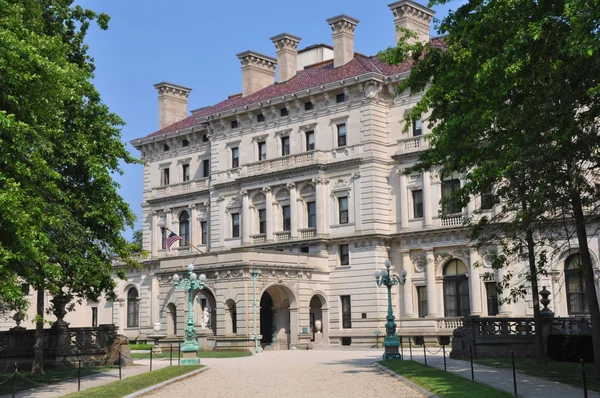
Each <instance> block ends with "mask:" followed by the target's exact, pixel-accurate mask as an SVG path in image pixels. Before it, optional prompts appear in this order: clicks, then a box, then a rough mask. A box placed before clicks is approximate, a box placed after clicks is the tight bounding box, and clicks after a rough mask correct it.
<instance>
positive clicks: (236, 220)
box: [231, 213, 240, 238]
mask: <svg viewBox="0 0 600 398" xmlns="http://www.w3.org/2000/svg"><path fill="white" fill-rule="evenodd" d="M231 237H232V238H239V237H240V213H232V214H231Z"/></svg>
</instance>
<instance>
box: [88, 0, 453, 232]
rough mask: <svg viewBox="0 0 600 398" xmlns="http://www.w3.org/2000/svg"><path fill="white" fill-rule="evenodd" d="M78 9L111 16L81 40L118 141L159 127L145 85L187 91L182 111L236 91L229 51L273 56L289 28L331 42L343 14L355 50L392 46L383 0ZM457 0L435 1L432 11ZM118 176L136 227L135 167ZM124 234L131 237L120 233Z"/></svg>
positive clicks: (175, 2) (120, 2) (108, 0)
mask: <svg viewBox="0 0 600 398" xmlns="http://www.w3.org/2000/svg"><path fill="white" fill-rule="evenodd" d="M78 3H79V4H81V5H82V6H84V7H87V8H91V9H93V10H94V11H96V12H105V13H107V14H109V15H110V16H111V21H110V24H109V30H108V31H101V30H99V29H97V28H93V29H91V31H90V33H89V35H88V37H87V43H88V44H89V46H90V53H91V54H92V56H93V57H94V58H95V63H96V77H95V80H94V83H95V84H96V87H97V88H98V90H99V91H100V93H101V94H102V99H103V100H104V102H105V103H106V104H108V106H109V107H110V108H111V110H112V111H113V112H115V113H117V114H118V115H119V116H121V118H123V119H124V120H125V122H126V123H127V125H126V126H125V127H124V128H123V131H122V139H123V141H125V142H127V147H128V149H129V150H130V152H131V153H132V154H133V155H134V156H138V155H139V153H138V151H137V150H136V149H135V148H133V147H132V146H131V145H130V144H129V141H130V140H132V139H134V138H139V137H143V136H146V135H148V134H150V133H152V132H154V131H156V130H158V100H157V93H156V90H155V89H154V87H153V84H155V83H158V82H161V81H168V82H171V83H175V84H179V85H183V86H187V87H190V88H192V89H193V91H192V93H191V95H190V99H189V109H190V110H191V109H196V108H199V107H202V106H207V105H211V104H214V103H217V102H219V101H222V100H223V99H225V98H227V96H228V95H231V94H234V93H238V92H241V72H240V64H239V61H238V59H237V58H236V56H235V54H237V53H240V52H242V51H245V50H254V51H258V52H260V53H264V54H266V55H271V56H273V57H275V48H274V46H273V44H272V43H271V41H270V40H269V38H270V37H272V36H275V35H277V34H279V33H283V32H286V33H291V34H293V35H296V36H299V37H301V38H302V42H301V43H300V47H301V48H302V47H306V46H309V45H312V44H317V43H326V44H332V41H331V30H330V28H329V25H327V23H326V22H325V20H326V19H327V18H330V17H333V16H336V15H339V14H347V15H350V16H352V17H354V18H357V19H359V20H360V23H359V24H358V27H357V28H356V31H355V35H356V41H355V51H357V52H360V53H363V54H366V55H372V54H375V53H377V52H378V51H379V50H381V49H384V48H386V47H389V46H391V45H394V39H395V32H394V23H393V15H392V12H391V11H390V9H389V8H388V6H387V5H388V3H391V1H390V0H388V1H378V0H375V1H368V2H367V1H365V0H343V1H342V0H328V1H324V0H304V1H303V2H289V3H287V2H282V1H281V0H260V1H241V0H229V1H206V2H205V1H194V0H170V1H165V0H146V1H144V2H141V1H126V0H102V1H97V0H96V1H94V0H80V1H78ZM461 3H462V1H460V0H455V1H451V2H450V3H449V4H448V5H446V6H444V7H440V6H438V7H434V10H435V11H436V17H438V18H440V17H443V16H444V15H446V13H447V10H448V9H456V8H457V7H458V6H460V4H461ZM123 169H124V175H123V176H118V177H117V181H118V182H119V183H120V185H121V195H122V196H123V197H124V198H125V200H126V201H127V202H128V203H129V204H130V206H131V208H132V209H133V211H134V212H135V213H136V214H137V215H138V221H137V223H136V228H140V227H141V221H140V219H139V218H140V215H141V208H140V203H141V202H142V189H143V184H142V173H143V168H142V166H141V165H134V166H124V167H123ZM126 236H127V237H128V238H129V237H130V236H131V231H127V233H126Z"/></svg>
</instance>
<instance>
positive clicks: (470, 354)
mask: <svg viewBox="0 0 600 398" xmlns="http://www.w3.org/2000/svg"><path fill="white" fill-rule="evenodd" d="M469 356H470V357H471V380H473V381H475V371H474V370H473V347H471V346H469Z"/></svg>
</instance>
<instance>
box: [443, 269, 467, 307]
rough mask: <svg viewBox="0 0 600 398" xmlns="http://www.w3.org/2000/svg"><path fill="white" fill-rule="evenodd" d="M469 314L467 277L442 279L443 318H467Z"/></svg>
mask: <svg viewBox="0 0 600 398" xmlns="http://www.w3.org/2000/svg"><path fill="white" fill-rule="evenodd" d="M470 313H471V310H470V301H469V280H468V279H467V277H466V276H450V277H448V276H446V277H444V316H467V315H469V314H470Z"/></svg>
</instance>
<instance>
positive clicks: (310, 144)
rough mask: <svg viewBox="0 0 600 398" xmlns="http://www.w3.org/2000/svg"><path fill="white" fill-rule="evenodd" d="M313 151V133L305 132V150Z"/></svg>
mask: <svg viewBox="0 0 600 398" xmlns="http://www.w3.org/2000/svg"><path fill="white" fill-rule="evenodd" d="M313 149H315V132H314V131H307V132H306V150H307V151H312V150H313Z"/></svg>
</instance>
